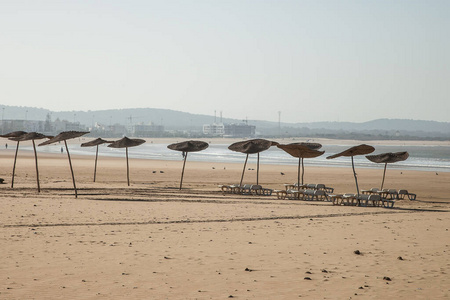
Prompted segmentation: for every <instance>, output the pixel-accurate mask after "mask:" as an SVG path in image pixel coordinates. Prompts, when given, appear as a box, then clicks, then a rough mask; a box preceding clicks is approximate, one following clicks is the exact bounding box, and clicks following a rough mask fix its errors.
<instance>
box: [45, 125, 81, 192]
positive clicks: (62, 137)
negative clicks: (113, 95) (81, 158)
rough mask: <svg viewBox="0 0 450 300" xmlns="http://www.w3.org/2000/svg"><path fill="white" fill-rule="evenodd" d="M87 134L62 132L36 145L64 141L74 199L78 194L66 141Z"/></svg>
mask: <svg viewBox="0 0 450 300" xmlns="http://www.w3.org/2000/svg"><path fill="white" fill-rule="evenodd" d="M87 133H89V131H63V132H61V133H59V134H58V135H56V136H54V137H52V138H51V139H49V140H48V141H45V142H43V143H40V144H39V145H38V146H45V145H50V144H53V143H58V142H62V141H64V145H65V146H66V152H67V158H68V159H69V166H70V172H71V173H72V182H73V189H74V191H75V198H77V197H78V193H77V186H76V184H75V176H74V174H73V168H72V161H71V159H70V153H69V148H68V147H67V140H70V139H74V138H77V137H80V136H83V135H85V134H87Z"/></svg>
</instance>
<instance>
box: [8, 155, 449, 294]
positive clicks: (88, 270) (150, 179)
mask: <svg viewBox="0 0 450 300" xmlns="http://www.w3.org/2000/svg"><path fill="white" fill-rule="evenodd" d="M13 157H14V150H1V151H0V177H2V178H4V179H5V184H2V185H0V204H1V207H2V209H1V210H0V247H1V250H2V255H1V256H0V299H124V298H129V299H229V298H236V299H252V298H253V299H294V298H303V299H381V298H387V299H448V298H449V297H450V288H449V286H450V276H449V272H450V270H449V267H450V259H449V257H450V256H449V251H450V246H449V244H450V243H449V241H450V234H449V228H450V218H449V216H450V215H449V211H450V197H449V194H450V187H449V184H448V183H449V182H450V174H449V173H439V174H438V175H436V173H435V172H419V171H409V170H398V169H395V170H389V168H388V171H387V175H386V183H385V187H386V188H396V189H400V188H401V189H407V190H409V191H410V192H414V193H416V194H417V200H416V201H409V200H400V201H397V202H396V203H395V206H394V208H393V209H386V208H379V207H376V208H375V207H371V208H370V207H346V206H333V205H331V203H329V202H316V201H314V202H312V201H293V200H278V199H277V198H276V196H243V195H230V194H223V193H222V192H221V191H220V190H219V188H218V187H217V185H218V184H224V183H237V182H239V180H240V174H241V171H242V164H223V163H209V162H208V163H207V162H190V161H189V160H188V162H187V164H186V171H185V174H184V183H183V189H182V190H181V191H180V190H178V187H179V180H180V175H181V167H182V161H181V159H180V161H152V160H138V159H131V160H130V181H131V186H130V187H128V186H127V178H126V162H125V158H106V157H102V156H101V153H100V156H99V161H98V167H97V182H95V183H94V182H93V171H94V157H91V156H72V163H73V167H74V172H75V178H76V183H77V187H78V198H75V197H74V192H73V186H72V179H71V174H70V170H69V165H68V161H67V156H66V154H65V153H63V154H56V155H54V154H43V153H39V167H40V168H39V171H40V183H41V189H42V190H41V193H38V192H37V189H36V175H35V169H34V157H33V155H32V153H31V152H27V151H19V158H18V161H17V166H16V179H15V184H14V188H13V189H11V188H10V183H11V171H12V164H13ZM180 157H181V156H180ZM248 167H249V168H255V166H252V165H249V166H248ZM255 169H256V168H255ZM382 171H383V170H382V167H380V168H379V169H357V173H358V181H359V184H360V188H361V189H367V188H371V187H376V186H379V185H380V183H381V177H382ZM255 172H256V171H254V170H247V171H246V176H245V180H244V182H245V183H254V181H255V180H256V174H255ZM281 172H283V173H284V174H285V175H281ZM296 180H297V167H296V166H274V165H262V166H261V168H260V183H261V184H262V185H263V186H264V187H268V188H274V189H281V188H283V184H284V183H293V182H295V181H296ZM305 180H306V181H307V182H310V183H325V184H326V185H327V186H332V187H334V188H335V191H336V192H338V193H346V192H355V190H356V188H355V182H354V178H353V173H352V171H351V167H350V166H349V167H348V168H325V167H322V168H319V167H309V168H308V167H307V169H306V174H305ZM355 252H356V253H355ZM358 253H359V254H358Z"/></svg>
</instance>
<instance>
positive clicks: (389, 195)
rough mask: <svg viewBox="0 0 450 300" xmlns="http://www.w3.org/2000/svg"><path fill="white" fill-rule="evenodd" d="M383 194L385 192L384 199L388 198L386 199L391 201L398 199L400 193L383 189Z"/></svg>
mask: <svg viewBox="0 0 450 300" xmlns="http://www.w3.org/2000/svg"><path fill="white" fill-rule="evenodd" d="M383 192H385V194H384V198H386V199H389V200H395V199H398V192H397V190H394V189H383Z"/></svg>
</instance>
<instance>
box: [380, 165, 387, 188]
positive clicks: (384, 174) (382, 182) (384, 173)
mask: <svg viewBox="0 0 450 300" xmlns="http://www.w3.org/2000/svg"><path fill="white" fill-rule="evenodd" d="M386 167H387V163H385V164H384V172H383V181H381V189H380V190H381V191H382V190H383V185H384V177H385V176H386Z"/></svg>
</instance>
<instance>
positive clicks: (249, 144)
mask: <svg viewBox="0 0 450 300" xmlns="http://www.w3.org/2000/svg"><path fill="white" fill-rule="evenodd" d="M277 144H278V143H277V142H272V141H268V140H264V139H253V140H248V141H241V142H236V143H234V144H231V145H230V146H228V149H230V150H232V151H236V152H241V153H245V154H247V156H246V158H245V163H244V169H243V170H242V176H241V182H240V184H239V185H241V186H242V181H243V179H244V172H245V167H246V165H247V160H248V155H249V154H255V153H257V154H258V161H257V167H256V184H258V183H259V152H262V151H264V150H267V149H269V148H270V147H271V146H274V145H277Z"/></svg>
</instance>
